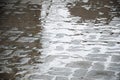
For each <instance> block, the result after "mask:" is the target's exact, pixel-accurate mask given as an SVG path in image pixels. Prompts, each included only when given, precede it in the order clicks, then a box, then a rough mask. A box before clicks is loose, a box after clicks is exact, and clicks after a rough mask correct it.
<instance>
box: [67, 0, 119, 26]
mask: <svg viewBox="0 0 120 80" xmlns="http://www.w3.org/2000/svg"><path fill="white" fill-rule="evenodd" d="M68 8H69V11H70V13H71V15H73V16H78V17H80V18H81V19H80V21H79V22H88V21H90V22H94V23H96V24H97V23H103V24H109V23H110V21H111V20H112V19H113V18H114V17H120V3H119V1H118V0H89V1H88V2H83V1H82V0H80V1H76V2H74V3H68Z"/></svg>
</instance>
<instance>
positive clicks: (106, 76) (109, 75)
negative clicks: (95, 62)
mask: <svg viewBox="0 0 120 80" xmlns="http://www.w3.org/2000/svg"><path fill="white" fill-rule="evenodd" d="M87 77H89V78H93V79H102V80H114V79H115V74H114V72H111V71H96V70H92V71H90V72H88V73H87Z"/></svg>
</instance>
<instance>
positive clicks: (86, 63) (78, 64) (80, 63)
mask: <svg viewBox="0 0 120 80" xmlns="http://www.w3.org/2000/svg"><path fill="white" fill-rule="evenodd" d="M91 64H92V63H91V62H89V61H77V62H71V63H68V64H67V65H66V67H72V68H84V69H88V68H89V67H90V66H91Z"/></svg>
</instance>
